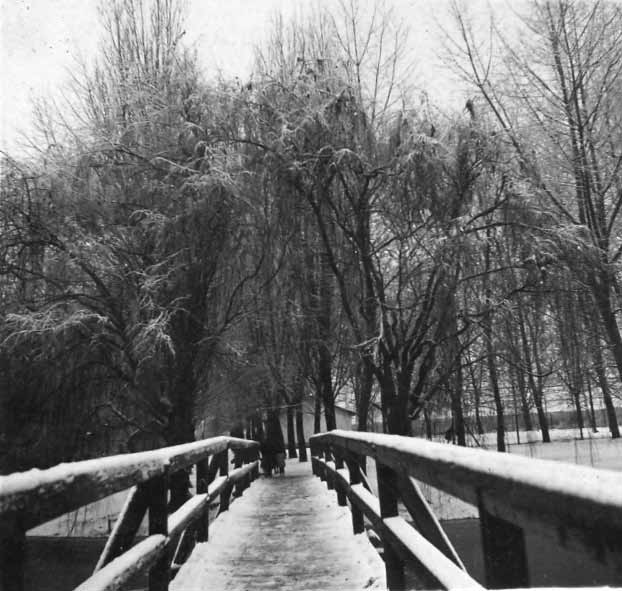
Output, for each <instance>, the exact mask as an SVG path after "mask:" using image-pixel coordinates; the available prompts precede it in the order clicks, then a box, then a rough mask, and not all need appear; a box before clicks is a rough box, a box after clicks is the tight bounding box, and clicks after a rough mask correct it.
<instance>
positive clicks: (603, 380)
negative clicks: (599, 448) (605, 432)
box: [591, 322, 620, 439]
mask: <svg viewBox="0 0 622 591" xmlns="http://www.w3.org/2000/svg"><path fill="white" fill-rule="evenodd" d="M592 328H593V331H594V335H593V337H592V339H591V349H592V359H593V360H594V369H595V371H596V377H597V378H598V385H599V386H600V390H601V392H602V393H603V402H604V404H605V410H606V411H607V423H608V424H609V431H610V432H611V437H612V439H618V438H619V437H620V428H619V426H618V418H617V417H616V409H615V407H614V405H613V400H612V398H611V391H610V389H609V381H608V380H607V375H606V374H605V364H604V360H603V352H602V349H601V347H600V335H599V331H598V324H597V323H596V322H593V325H592Z"/></svg>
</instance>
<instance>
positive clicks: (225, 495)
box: [219, 448, 233, 513]
mask: <svg viewBox="0 0 622 591" xmlns="http://www.w3.org/2000/svg"><path fill="white" fill-rule="evenodd" d="M228 474H229V448H227V449H225V450H224V451H222V452H220V475H221V476H227V475H228ZM232 488H233V487H232V485H231V484H230V483H227V485H226V486H225V487H224V488H223V490H222V492H221V493H220V509H219V513H220V512H222V511H227V510H228V509H229V503H230V501H231V490H232Z"/></svg>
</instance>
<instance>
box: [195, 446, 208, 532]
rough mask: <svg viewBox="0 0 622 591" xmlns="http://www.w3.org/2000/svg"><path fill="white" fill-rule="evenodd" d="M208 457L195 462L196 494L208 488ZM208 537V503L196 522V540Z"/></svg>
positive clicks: (205, 491) (202, 492)
mask: <svg viewBox="0 0 622 591" xmlns="http://www.w3.org/2000/svg"><path fill="white" fill-rule="evenodd" d="M209 472H210V469H209V458H205V459H203V460H201V461H200V462H198V463H197V494H198V495H200V494H205V493H207V491H208V488H209ZM208 539H209V503H208V505H207V507H205V512H204V513H203V515H202V516H201V517H200V518H199V520H198V523H197V542H207V540H208Z"/></svg>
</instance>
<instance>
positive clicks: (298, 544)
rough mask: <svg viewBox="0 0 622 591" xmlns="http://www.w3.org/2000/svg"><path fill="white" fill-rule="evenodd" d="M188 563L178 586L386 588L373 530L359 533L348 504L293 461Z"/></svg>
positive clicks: (223, 519) (183, 589)
mask: <svg viewBox="0 0 622 591" xmlns="http://www.w3.org/2000/svg"><path fill="white" fill-rule="evenodd" d="M209 539H210V541H209V542H206V543H204V544H199V545H197V546H196V548H195V549H194V552H193V553H192V556H191V557H190V558H189V559H188V561H187V562H186V564H184V566H183V567H182V568H181V570H180V571H179V574H178V575H177V577H175V580H174V581H172V583H171V586H170V588H171V589H172V590H173V591H203V590H207V589H219V590H222V591H243V590H250V589H260V590H263V589H280V590H282V591H288V590H293V589H296V590H298V589H307V590H326V591H330V590H332V589H334V590H336V591H337V590H338V591H350V590H354V589H378V588H385V585H386V583H385V574H384V563H383V561H382V559H381V558H380V557H379V556H378V554H377V553H376V551H375V550H374V548H373V547H372V546H371V544H370V543H369V541H368V539H367V536H366V534H359V535H356V536H355V535H354V534H353V533H352V519H351V515H350V510H349V508H348V507H340V506H338V505H337V496H336V494H335V491H329V490H327V488H326V485H325V484H324V483H323V482H321V481H320V479H319V478H317V477H315V476H313V475H312V474H311V463H310V462H306V463H299V462H298V461H297V460H292V461H290V462H288V463H287V468H286V474H285V475H284V476H273V477H272V478H264V477H261V478H260V479H258V480H255V481H254V482H253V484H252V486H251V487H250V489H247V490H246V491H244V495H243V496H242V497H241V498H238V499H236V500H235V502H233V503H232V504H231V507H230V509H229V511H227V512H225V513H223V514H222V515H220V516H219V517H218V519H217V520H216V521H214V522H213V523H211V524H210V532H209Z"/></svg>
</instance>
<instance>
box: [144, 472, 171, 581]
mask: <svg viewBox="0 0 622 591" xmlns="http://www.w3.org/2000/svg"><path fill="white" fill-rule="evenodd" d="M147 486H148V487H149V535H150V536H152V535H154V534H162V535H164V536H168V475H167V474H164V475H163V476H157V477H156V478H153V479H152V480H150V481H149V483H148V485H147ZM170 564H171V560H170V552H169V551H168V549H167V550H166V551H165V552H163V553H162V556H160V557H159V558H158V560H157V561H156V563H155V564H154V565H153V566H152V567H151V568H150V569H149V591H167V589H168V582H169V578H170Z"/></svg>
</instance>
